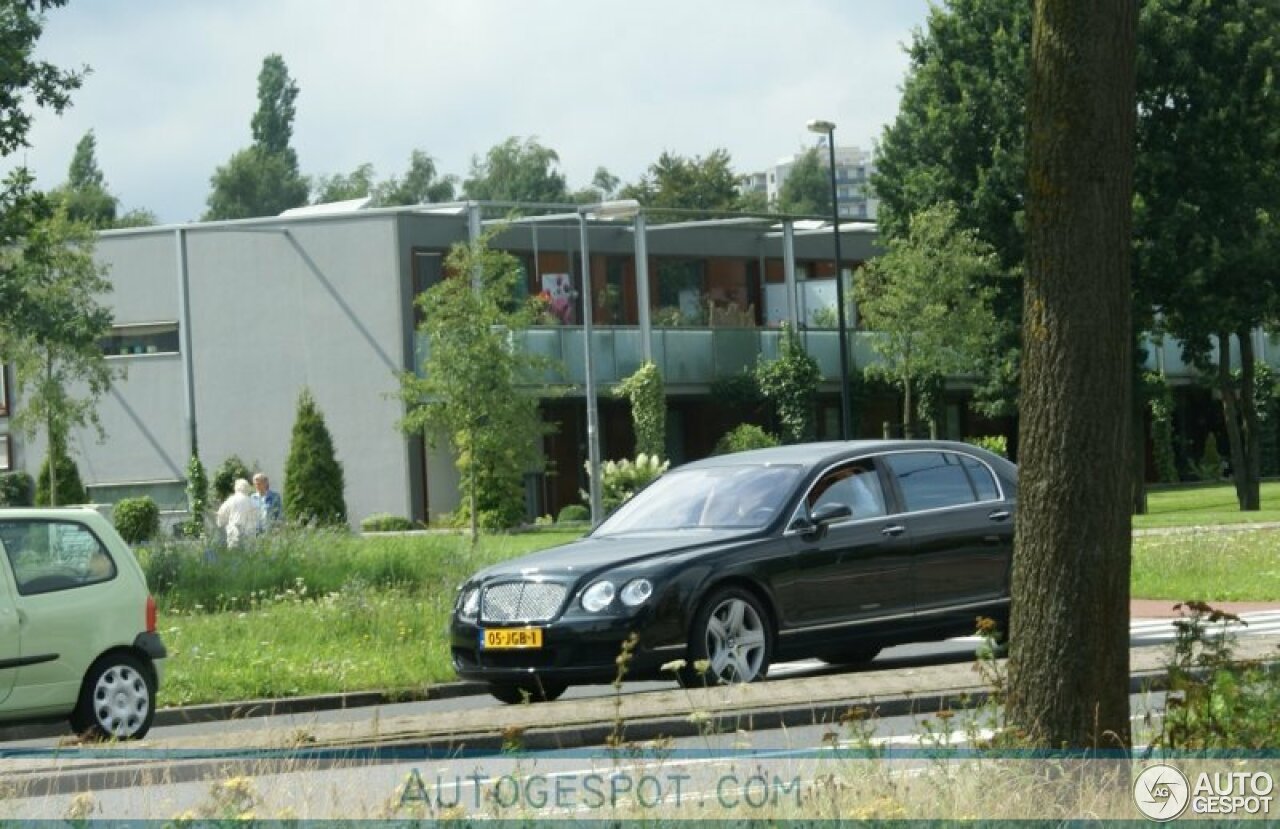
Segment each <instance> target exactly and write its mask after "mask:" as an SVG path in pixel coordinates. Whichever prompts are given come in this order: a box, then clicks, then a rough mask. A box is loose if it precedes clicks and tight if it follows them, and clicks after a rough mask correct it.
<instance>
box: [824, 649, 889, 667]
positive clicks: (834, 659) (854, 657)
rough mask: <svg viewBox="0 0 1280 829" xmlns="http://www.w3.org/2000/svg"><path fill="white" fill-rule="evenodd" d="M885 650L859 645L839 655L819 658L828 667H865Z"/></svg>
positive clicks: (833, 654) (828, 654)
mask: <svg viewBox="0 0 1280 829" xmlns="http://www.w3.org/2000/svg"><path fill="white" fill-rule="evenodd" d="M882 650H884V649H883V648H881V647H880V646H879V645H859V646H857V647H849V648H846V649H844V650H842V651H840V652H839V653H827V654H823V655H822V656H820V657H818V658H819V659H821V660H822V661H823V662H826V663H827V664H828V665H865V664H867V663H868V662H870V661H871V660H873V659H875V658H876V657H877V656H879V655H880V651H882Z"/></svg>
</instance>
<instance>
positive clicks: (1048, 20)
mask: <svg viewBox="0 0 1280 829" xmlns="http://www.w3.org/2000/svg"><path fill="white" fill-rule="evenodd" d="M1034 16H1035V20H1034V26H1033V35H1032V37H1033V43H1032V62H1031V67H1032V68H1031V79H1030V86H1029V95H1028V106H1027V109H1028V122H1029V127H1028V130H1029V136H1030V141H1029V145H1028V160H1029V164H1030V167H1029V172H1030V175H1029V179H1028V180H1029V182H1030V186H1029V188H1028V201H1027V219H1028V221H1027V228H1028V252H1029V260H1028V269H1027V282H1026V286H1025V289H1024V290H1025V299H1026V307H1025V309H1024V312H1023V316H1024V320H1025V330H1024V332H1023V340H1024V343H1025V356H1024V359H1023V364H1022V420H1021V435H1020V441H1019V461H1020V465H1019V476H1020V477H1019V486H1018V513H1017V519H1016V520H1017V530H1016V540H1015V543H1014V558H1013V570H1012V583H1013V584H1012V619H1011V621H1010V630H1011V631H1012V636H1011V637H1010V643H1011V651H1010V659H1009V696H1008V702H1007V706H1006V710H1007V712H1008V717H1009V719H1010V721H1011V722H1012V723H1013V724H1014V725H1016V726H1017V727H1018V728H1019V729H1021V730H1023V731H1024V732H1025V733H1026V734H1027V735H1028V736H1029V737H1030V738H1031V740H1032V741H1034V742H1036V743H1038V744H1041V745H1044V746H1051V747H1053V748H1076V749H1083V748H1090V749H1092V748H1098V747H1117V746H1120V747H1123V746H1127V745H1128V744H1129V740H1130V732H1129V723H1130V720H1129V697H1128V681H1129V625H1128V620H1129V566H1130V544H1131V538H1130V534H1131V530H1130V514H1129V509H1128V507H1129V503H1128V496H1129V489H1130V481H1129V475H1128V470H1127V464H1124V463H1117V462H1116V459H1117V458H1128V457H1130V452H1131V451H1132V444H1131V430H1130V413H1131V411H1132V408H1131V407H1132V400H1131V395H1132V392H1133V382H1132V374H1131V372H1132V366H1133V359H1132V354H1131V349H1132V336H1131V325H1130V313H1131V300H1132V297H1131V293H1130V291H1131V288H1130V261H1129V260H1130V242H1131V236H1130V232H1131V224H1130V213H1131V205H1132V199H1133V165H1134V149H1133V147H1134V140H1133V139H1134V130H1135V127H1134V121H1135V118H1136V111H1137V107H1136V106H1135V93H1134V82H1135V81H1134V78H1135V52H1136V49H1137V46H1136V40H1137V35H1136V31H1137V22H1138V9H1137V0H1104V2H1096V3H1090V4H1087V5H1084V6H1082V5H1081V4H1079V3H1077V2H1074V0H1037V2H1036V3H1035V9H1034ZM1082 609H1087V612H1082Z"/></svg>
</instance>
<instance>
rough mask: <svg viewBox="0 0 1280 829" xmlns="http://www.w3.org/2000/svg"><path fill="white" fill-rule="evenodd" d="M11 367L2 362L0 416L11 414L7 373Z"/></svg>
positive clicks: (0, 364) (0, 369)
mask: <svg viewBox="0 0 1280 829" xmlns="http://www.w3.org/2000/svg"><path fill="white" fill-rule="evenodd" d="M8 373H9V367H8V366H6V365H5V364H4V363H0V417H4V416H6V415H8V414H9V383H8V382H7V375H8Z"/></svg>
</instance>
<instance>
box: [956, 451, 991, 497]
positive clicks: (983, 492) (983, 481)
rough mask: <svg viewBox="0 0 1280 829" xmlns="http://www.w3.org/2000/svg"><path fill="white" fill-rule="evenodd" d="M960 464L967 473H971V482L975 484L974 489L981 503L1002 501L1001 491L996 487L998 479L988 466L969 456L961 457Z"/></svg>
mask: <svg viewBox="0 0 1280 829" xmlns="http://www.w3.org/2000/svg"><path fill="white" fill-rule="evenodd" d="M960 463H961V464H962V465H963V466H964V469H965V471H966V472H968V473H969V480H970V481H971V482H972V483H973V489H974V491H975V492H976V493H977V494H978V500H979V501H998V500H1000V490H999V489H998V488H997V487H996V479H995V477H994V476H993V475H992V474H991V470H990V469H988V468H987V465H986V464H984V463H980V462H979V461H977V460H975V459H974V458H971V457H969V456H968V455H961V456H960Z"/></svg>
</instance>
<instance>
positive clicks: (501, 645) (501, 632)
mask: <svg viewBox="0 0 1280 829" xmlns="http://www.w3.org/2000/svg"><path fill="white" fill-rule="evenodd" d="M480 647H482V648H484V649H485V650H509V649H514V648H530V649H532V648H540V647H542V629H541V628H498V629H496V630H482V631H480Z"/></svg>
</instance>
